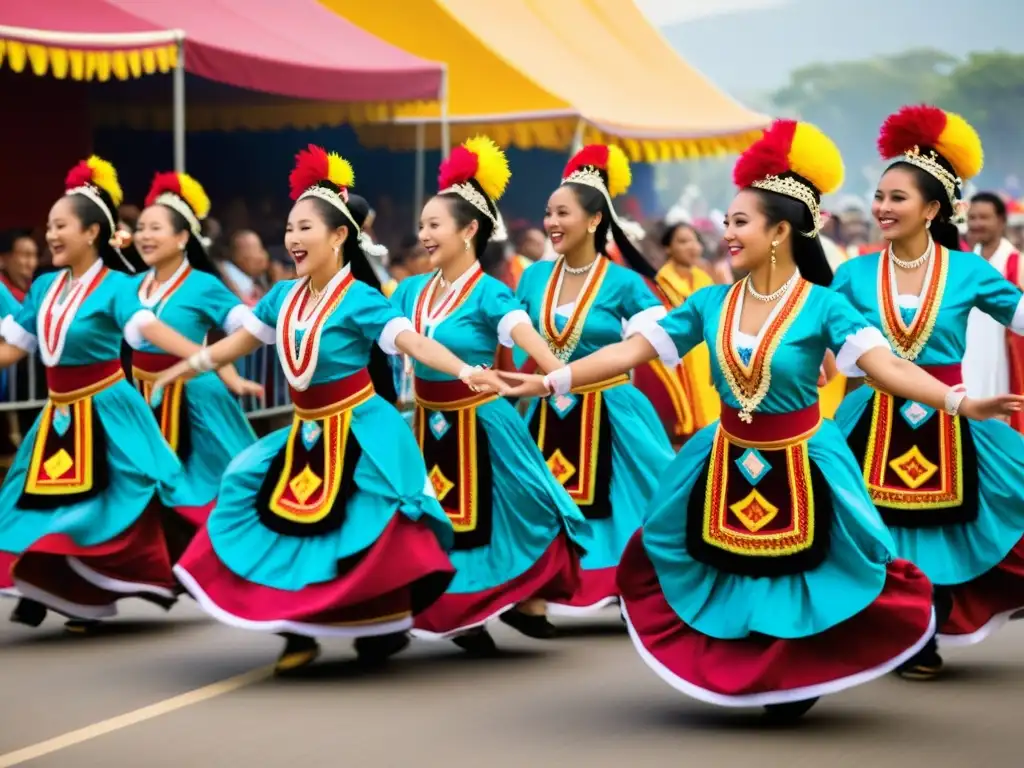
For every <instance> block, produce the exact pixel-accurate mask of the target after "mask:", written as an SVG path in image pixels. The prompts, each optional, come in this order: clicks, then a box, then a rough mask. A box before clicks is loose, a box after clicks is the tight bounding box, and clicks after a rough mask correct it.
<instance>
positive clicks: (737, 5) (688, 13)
mask: <svg viewBox="0 0 1024 768" xmlns="http://www.w3.org/2000/svg"><path fill="white" fill-rule="evenodd" d="M635 2H636V4H637V5H638V6H639V7H640V9H641V10H642V11H643V12H644V13H645V14H646V15H647V18H649V19H650V20H651V21H652V22H653V23H654V24H656V25H657V26H664V25H666V24H674V23H676V22H679V21H691V20H692V19H700V18H703V17H705V16H715V15H717V14H722V13H732V12H733V11H746V10H751V9H754V8H770V7H772V6H775V5H783V4H785V3H786V2H787V0H635Z"/></svg>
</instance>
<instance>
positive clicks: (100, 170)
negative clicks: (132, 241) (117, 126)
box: [64, 155, 124, 244]
mask: <svg viewBox="0 0 1024 768" xmlns="http://www.w3.org/2000/svg"><path fill="white" fill-rule="evenodd" d="M64 189H65V192H64V194H66V195H82V196H83V197H87V198H89V200H91V201H92V202H93V203H95V204H96V205H98V206H99V209H100V210H101V211H102V212H103V214H104V216H106V219H107V222H108V223H109V224H110V232H111V244H114V242H113V241H114V236H115V235H116V233H117V218H116V217H115V216H114V211H115V210H116V209H117V208H118V207H119V206H120V205H121V202H122V201H123V200H124V192H122V191H121V183H120V182H119V181H118V180H117V171H116V170H115V169H114V166H113V165H111V164H110V163H108V162H107V161H106V160H104V159H103V158H101V157H97V156H96V155H93V156H92V157H90V158H89V159H88V160H83V161H82V162H80V163H79V164H78V165H76V166H75V167H74V168H72V169H71V170H70V171H68V175H67V177H66V178H65V179H64ZM104 196H106V198H107V199H106V200H104V199H103V198H104Z"/></svg>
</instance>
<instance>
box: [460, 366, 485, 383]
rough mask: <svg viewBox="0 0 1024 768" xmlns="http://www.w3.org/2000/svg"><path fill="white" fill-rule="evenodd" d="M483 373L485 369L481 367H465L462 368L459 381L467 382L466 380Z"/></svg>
mask: <svg viewBox="0 0 1024 768" xmlns="http://www.w3.org/2000/svg"><path fill="white" fill-rule="evenodd" d="M481 371H483V368H481V367H480V366H479V365H464V366H462V370H460V371H459V379H460V380H462V381H465V380H466V379H468V378H470V377H471V376H475V375H476V374H478V373H480V372H481Z"/></svg>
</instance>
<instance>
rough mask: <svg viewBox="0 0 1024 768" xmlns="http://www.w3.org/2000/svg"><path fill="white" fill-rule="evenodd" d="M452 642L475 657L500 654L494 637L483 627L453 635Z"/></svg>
mask: <svg viewBox="0 0 1024 768" xmlns="http://www.w3.org/2000/svg"><path fill="white" fill-rule="evenodd" d="M452 642H453V643H455V644H456V645H457V646H459V648H461V649H462V650H464V651H465V652H466V653H467V654H468V655H469V656H471V657H472V658H474V659H491V658H494V657H495V656H497V655H498V654H499V652H498V646H497V645H495V643H494V638H493V637H491V635H490V633H489V632H488V631H487V630H486V629H483V628H482V627H481V628H480V629H477V630H474V631H472V632H467V633H466V634H464V635H458V636H457V637H453V638H452Z"/></svg>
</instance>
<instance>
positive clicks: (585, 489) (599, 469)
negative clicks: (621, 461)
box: [530, 392, 612, 520]
mask: <svg viewBox="0 0 1024 768" xmlns="http://www.w3.org/2000/svg"><path fill="white" fill-rule="evenodd" d="M530 434H532V435H533V438H534V440H536V441H537V447H538V448H540V451H541V453H542V454H543V456H544V460H545V461H546V462H547V465H548V468H549V469H550V470H551V474H553V475H554V476H555V479H556V480H558V481H559V482H560V483H561V484H562V486H563V487H564V488H565V490H566V491H568V492H569V496H571V497H572V500H573V501H575V502H576V504H577V506H579V508H580V512H582V513H583V516H584V517H586V518H587V519H588V520H603V519H607V518H609V517H611V515H612V505H611V478H612V430H611V421H610V420H609V418H608V413H607V410H606V409H605V407H604V398H603V396H602V393H601V392H586V393H582V394H575V393H569V394H565V395H552V396H551V397H546V398H544V399H543V400H541V401H540V402H539V403H538V405H537V408H536V410H535V411H534V414H533V417H532V418H531V419H530Z"/></svg>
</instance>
